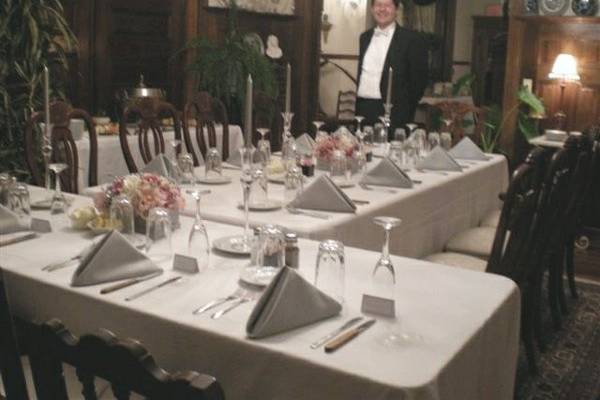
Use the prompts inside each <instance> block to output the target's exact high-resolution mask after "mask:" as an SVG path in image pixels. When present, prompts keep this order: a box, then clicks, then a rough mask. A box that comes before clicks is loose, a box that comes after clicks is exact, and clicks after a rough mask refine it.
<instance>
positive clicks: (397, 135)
mask: <svg viewBox="0 0 600 400" xmlns="http://www.w3.org/2000/svg"><path fill="white" fill-rule="evenodd" d="M394 140H395V141H397V142H404V141H405V140H406V130H404V128H396V130H394Z"/></svg>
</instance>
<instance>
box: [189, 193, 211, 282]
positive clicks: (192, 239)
mask: <svg viewBox="0 0 600 400" xmlns="http://www.w3.org/2000/svg"><path fill="white" fill-rule="evenodd" d="M204 193H206V191H200V190H194V191H192V192H191V193H190V194H191V196H192V197H193V198H194V200H196V216H195V218H194V223H193V224H192V228H191V229H190V234H189V236H188V246H187V255H188V256H190V257H194V258H195V259H196V260H197V262H198V269H200V271H202V270H204V269H205V268H208V265H209V261H210V241H209V239H208V232H207V230H206V226H205V225H204V221H203V220H202V217H201V216H200V198H201V197H202V195H203V194H204Z"/></svg>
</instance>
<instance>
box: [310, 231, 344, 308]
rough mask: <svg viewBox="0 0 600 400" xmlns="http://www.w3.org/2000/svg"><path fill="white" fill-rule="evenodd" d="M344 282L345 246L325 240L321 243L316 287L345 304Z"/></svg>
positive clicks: (318, 254)
mask: <svg viewBox="0 0 600 400" xmlns="http://www.w3.org/2000/svg"><path fill="white" fill-rule="evenodd" d="M344 281H345V264H344V245H343V244H342V242H338V241H337V240H325V241H323V242H321V243H319V251H318V253H317V265H316V268H315V286H316V287H317V288H319V290H321V291H323V292H324V293H325V294H327V295H329V296H331V297H332V298H334V299H335V300H337V301H339V302H340V304H343V303H344Z"/></svg>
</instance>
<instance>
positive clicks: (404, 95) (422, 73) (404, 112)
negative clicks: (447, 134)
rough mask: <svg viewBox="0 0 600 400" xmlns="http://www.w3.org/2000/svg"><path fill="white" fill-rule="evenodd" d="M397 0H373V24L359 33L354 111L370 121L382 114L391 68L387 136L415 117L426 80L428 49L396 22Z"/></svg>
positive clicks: (369, 123) (413, 32)
mask: <svg viewBox="0 0 600 400" xmlns="http://www.w3.org/2000/svg"><path fill="white" fill-rule="evenodd" d="M399 2H400V0H372V3H371V13H372V15H373V18H374V19H375V23H376V27H375V28H372V29H369V30H368V31H366V32H363V33H362V34H361V35H360V49H359V64H358V91H357V99H356V115H361V116H363V117H365V120H364V123H365V124H366V125H373V124H374V123H375V122H378V121H379V117H380V116H382V115H383V114H384V109H383V104H384V103H385V100H386V99H385V96H386V92H387V83H388V75H389V68H390V67H392V69H393V77H392V95H391V97H392V98H391V103H392V105H393V107H392V112H391V129H390V132H389V134H390V136H391V135H393V133H394V128H396V127H402V126H404V125H405V124H407V123H409V122H412V121H413V120H414V115H415V111H416V109H417V105H418V104H419V100H420V99H421V97H422V96H423V92H424V90H425V87H426V86H427V82H428V74H429V73H428V52H427V44H426V42H425V40H424V39H423V37H422V36H421V35H419V33H417V32H415V31H411V30H408V29H405V28H402V27H401V26H400V25H398V24H397V23H396V12H397V11H398V4H399Z"/></svg>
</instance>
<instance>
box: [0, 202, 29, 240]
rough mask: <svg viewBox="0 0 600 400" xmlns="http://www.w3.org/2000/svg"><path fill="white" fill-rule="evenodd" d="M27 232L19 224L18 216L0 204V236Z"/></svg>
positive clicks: (25, 227)
mask: <svg viewBox="0 0 600 400" xmlns="http://www.w3.org/2000/svg"><path fill="white" fill-rule="evenodd" d="M26 230H29V227H27V226H24V225H22V224H21V222H20V220H19V216H18V215H17V214H15V213H14V212H13V211H12V210H11V209H9V208H8V207H5V206H3V205H2V204H0V234H2V235H5V234H7V233H14V232H20V231H26Z"/></svg>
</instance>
